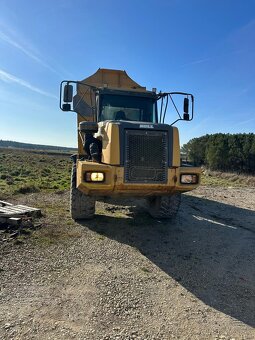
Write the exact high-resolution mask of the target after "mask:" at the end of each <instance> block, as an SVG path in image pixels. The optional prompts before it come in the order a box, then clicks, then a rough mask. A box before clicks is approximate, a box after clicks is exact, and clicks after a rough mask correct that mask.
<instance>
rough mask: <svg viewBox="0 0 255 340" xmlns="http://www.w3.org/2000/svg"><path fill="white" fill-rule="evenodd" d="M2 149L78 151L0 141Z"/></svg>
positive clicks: (60, 147) (63, 147) (59, 147)
mask: <svg viewBox="0 0 255 340" xmlns="http://www.w3.org/2000/svg"><path fill="white" fill-rule="evenodd" d="M0 147H3V148H21V149H30V150H34V149H35V150H47V151H49V150H52V151H68V152H69V151H76V149H75V148H68V147H65V146H54V145H41V144H30V143H21V142H14V141H10V140H2V139H0Z"/></svg>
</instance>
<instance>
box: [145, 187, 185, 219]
mask: <svg viewBox="0 0 255 340" xmlns="http://www.w3.org/2000/svg"><path fill="white" fill-rule="evenodd" d="M147 201H148V212H149V214H150V215H151V216H152V217H153V218H160V219H161V218H175V216H176V214H177V212H178V210H179V206H180V203H181V194H180V193H177V194H173V195H169V196H156V197H149V198H148V199H147Z"/></svg>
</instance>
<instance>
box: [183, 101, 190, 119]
mask: <svg viewBox="0 0 255 340" xmlns="http://www.w3.org/2000/svg"><path fill="white" fill-rule="evenodd" d="M185 99H186V98H185ZM183 120H190V119H189V114H188V113H184V114H183Z"/></svg>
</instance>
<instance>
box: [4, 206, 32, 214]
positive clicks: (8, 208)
mask: <svg viewBox="0 0 255 340" xmlns="http://www.w3.org/2000/svg"><path fill="white" fill-rule="evenodd" d="M1 211H2V212H20V213H22V212H23V211H27V209H24V208H23V209H22V208H16V206H12V207H0V212H1Z"/></svg>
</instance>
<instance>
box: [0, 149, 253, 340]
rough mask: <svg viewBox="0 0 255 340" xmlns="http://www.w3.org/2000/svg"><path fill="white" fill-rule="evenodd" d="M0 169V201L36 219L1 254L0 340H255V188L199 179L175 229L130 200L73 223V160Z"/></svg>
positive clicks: (15, 155) (10, 162) (6, 155)
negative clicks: (35, 211) (33, 211)
mask: <svg viewBox="0 0 255 340" xmlns="http://www.w3.org/2000/svg"><path fill="white" fill-rule="evenodd" d="M0 157H1V162H0V166H1V170H0V178H1V179H0V185H1V187H0V188H1V194H0V197H1V198H7V199H8V200H9V201H10V202H12V203H17V204H26V205H30V206H35V207H38V208H40V209H41V210H42V214H43V215H42V217H41V218H40V219H39V220H37V221H36V225H37V226H38V227H37V228H36V229H33V230H25V233H24V234H21V235H20V236H19V237H17V238H15V239H13V240H7V241H3V242H0V253H1V263H0V287H1V297H0V298H1V300H0V328H1V339H6V340H7V339H25V340H26V339H68V340H69V339H88V340H98V339H101V340H110V339H119V340H127V339H140V340H144V339H148V340H152V339H154V340H169V339H181V340H190V339H192V340H193V339H194V340H201V339H205V340H206V339H213V340H233V339H235V340H238V339H241V340H253V339H254V338H255V331H254V327H255V316H254V310H255V301H254V296H255V287H254V277H255V266H254V258H255V247H254V241H255V227H254V221H255V188H254V187H251V186H249V184H248V182H247V181H251V180H252V178H246V177H242V176H239V178H238V180H237V179H236V177H235V176H237V175H234V174H227V175H226V174H224V175H223V174H219V173H205V175H204V176H203V184H202V185H201V186H200V187H199V188H198V189H197V190H195V191H193V192H192V193H189V194H185V195H182V196H183V197H182V204H181V207H180V211H179V214H178V217H177V218H176V219H175V220H174V221H158V220H153V219H152V218H150V217H149V215H148V214H147V212H146V210H145V207H144V202H143V201H137V200H125V201H119V202H118V204H117V203H116V202H108V203H104V202H97V206H96V216H95V219H93V220H88V221H83V222H80V223H77V222H74V221H73V220H71V219H70V215H69V191H68V189H69V178H70V168H71V160H70V159H69V155H68V154H59V153H57V154H51V153H45V152H37V151H36V152H29V151H22V150H10V149H7V150H6V149H2V150H1V152H0ZM1 198H0V199H1ZM0 231H1V230H0Z"/></svg>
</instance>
